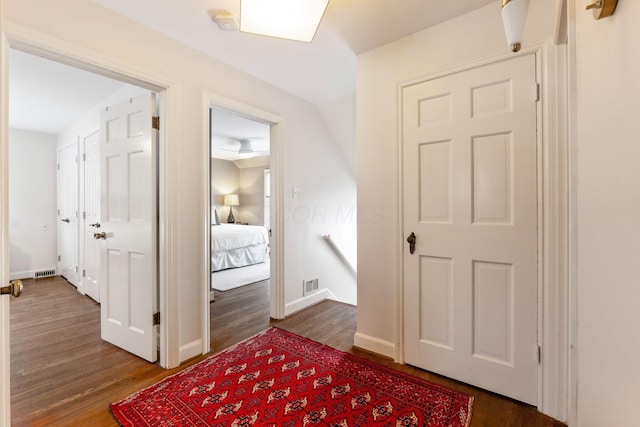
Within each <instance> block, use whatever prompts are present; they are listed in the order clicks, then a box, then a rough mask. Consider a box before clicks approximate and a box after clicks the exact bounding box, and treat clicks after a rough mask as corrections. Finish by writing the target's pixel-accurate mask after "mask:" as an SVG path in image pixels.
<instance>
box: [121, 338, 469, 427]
mask: <svg viewBox="0 0 640 427" xmlns="http://www.w3.org/2000/svg"><path fill="white" fill-rule="evenodd" d="M272 329H277V330H278V331H279V332H281V333H284V334H285V335H289V336H292V337H295V338H297V339H302V340H303V341H307V342H310V343H312V344H315V345H318V346H321V347H326V348H329V349H331V350H332V351H335V352H339V353H341V354H342V355H344V356H346V357H348V358H351V359H353V360H355V361H357V362H360V363H362V364H365V365H368V366H372V367H375V368H376V369H379V370H381V371H384V372H385V373H386V374H391V375H398V376H400V377H402V378H403V379H404V380H406V381H409V382H414V383H415V382H417V383H428V384H429V385H430V386H431V387H434V388H437V389H438V390H440V391H443V392H454V393H460V394H464V395H466V396H468V397H469V401H468V405H467V412H468V416H467V420H466V424H465V426H464V427H469V425H470V424H471V419H472V415H473V412H472V409H473V403H474V401H475V396H472V395H470V394H468V393H465V392H460V391H457V390H453V389H451V388H449V387H445V386H443V385H440V384H436V383H433V382H431V381H429V380H426V379H423V378H420V377H417V376H415V375H411V374H408V373H405V372H402V371H398V370H396V369H393V368H389V367H388V366H385V365H382V364H380V363H377V362H373V361H371V360H369V359H366V358H364V357H361V356H357V355H355V354H352V353H348V352H346V351H342V350H338V349H336V348H333V347H331V346H330V345H327V344H323V343H321V342H318V341H315V340H312V339H310V338H307V337H305V336H302V335H298V334H296V333H294V332H290V331H287V330H286V329H282V328H279V327H277V326H270V327H268V328H267V329H264V330H263V331H260V332H258V333H257V334H254V335H252V336H250V337H248V338H245V339H243V340H242V341H240V342H238V343H236V344H234V345H232V346H231V347H228V348H225V349H223V350H220V351H219V352H217V353H213V354H211V355H209V356H207V357H206V358H204V359H203V360H201V361H200V362H198V363H195V364H193V365H191V366H189V367H187V368H185V369H183V370H180V371H178V372H175V373H173V374H171V375H168V376H166V377H164V378H163V379H161V380H159V381H156V382H155V383H153V384H151V385H149V386H147V387H145V388H143V389H141V390H138V391H137V392H135V393H133V394H130V395H128V396H125V397H124V398H122V399H120V400H118V401H116V402H110V403H109V412H111V415H112V416H113V418H114V420H115V421H116V422H117V423H118V425H120V426H123V424H121V423H120V421H119V420H118V419H117V418H116V416H115V415H114V413H113V406H114V405H117V404H120V403H121V402H123V401H124V400H129V399H133V398H136V397H137V396H138V395H140V394H142V393H144V392H146V391H147V390H149V389H151V388H153V387H155V386H157V385H158V384H159V383H161V382H163V381H167V380H169V379H170V378H173V377H175V376H178V375H183V374H186V373H189V372H190V371H192V370H194V369H196V368H197V367H198V366H199V365H201V364H204V363H206V362H207V361H208V360H209V359H210V358H212V357H215V356H219V355H222V354H224V353H227V352H232V351H234V350H235V349H236V348H237V347H239V346H240V345H242V344H243V343H245V342H246V341H249V340H251V339H254V338H257V337H260V336H262V335H265V334H267V333H268V332H269V331H270V330H272Z"/></svg>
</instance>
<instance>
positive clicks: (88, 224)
mask: <svg viewBox="0 0 640 427" xmlns="http://www.w3.org/2000/svg"><path fill="white" fill-rule="evenodd" d="M82 160H83V162H82V164H83V174H84V180H83V183H84V188H83V209H82V213H83V215H82V230H83V233H82V239H84V242H83V243H84V244H83V251H84V254H83V255H84V257H83V260H84V262H83V264H82V268H83V271H82V280H83V282H84V292H85V294H86V295H88V296H89V297H91V298H93V299H94V300H95V301H97V302H100V247H101V244H100V242H99V241H98V240H96V239H94V238H93V233H95V232H97V231H100V227H101V224H100V132H94V133H92V134H90V135H89V136H87V137H85V138H84V150H83V158H82Z"/></svg>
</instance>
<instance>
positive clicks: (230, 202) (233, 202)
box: [224, 194, 240, 206]
mask: <svg viewBox="0 0 640 427" xmlns="http://www.w3.org/2000/svg"><path fill="white" fill-rule="evenodd" d="M239 204H240V200H239V199H238V195H237V194H227V195H226V196H224V205H225V206H238V205H239Z"/></svg>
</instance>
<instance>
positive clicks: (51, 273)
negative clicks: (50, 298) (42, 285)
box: [33, 270, 56, 279]
mask: <svg viewBox="0 0 640 427" xmlns="http://www.w3.org/2000/svg"><path fill="white" fill-rule="evenodd" d="M55 275H56V271H55V270H42V271H34V272H33V278H34V279H41V278H43V277H51V276H55Z"/></svg>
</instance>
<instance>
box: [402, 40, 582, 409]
mask: <svg viewBox="0 0 640 427" xmlns="http://www.w3.org/2000/svg"><path fill="white" fill-rule="evenodd" d="M532 53H533V54H535V55H536V68H537V69H536V75H537V76H538V83H539V84H540V85H541V89H540V98H541V99H540V102H539V103H538V112H537V117H538V123H537V129H538V137H537V145H538V153H537V158H538V159H537V160H538V161H537V163H538V166H537V168H538V177H537V182H538V343H539V344H540V346H541V363H540V365H539V372H538V409H539V410H540V411H541V412H543V413H545V414H547V415H550V416H552V417H554V418H556V419H559V420H563V421H566V420H567V417H568V410H569V401H568V399H567V393H568V390H569V389H568V386H569V382H568V373H569V359H568V357H569V338H570V329H571V325H570V322H569V314H570V313H569V311H570V310H569V308H570V307H569V281H568V271H569V269H568V266H569V264H568V263H569V258H568V243H569V241H568V233H569V216H568V206H569V195H568V193H567V188H568V184H569V179H568V177H569V175H568V164H567V159H568V150H567V143H568V138H567V109H566V90H567V83H566V69H567V64H566V46H557V45H554V44H553V42H552V40H550V39H549V40H541V41H538V42H533V43H528V46H527V47H526V48H523V49H522V51H521V52H520V53H519V54H520V55H527V54H532ZM510 58H513V54H512V53H504V54H496V55H490V56H487V57H484V58H482V59H479V60H477V61H473V62H470V63H466V64H462V65H460V66H459V67H456V68H452V69H448V70H445V71H443V72H440V73H436V74H432V75H429V76H425V77H422V78H419V79H416V80H412V81H406V82H402V83H400V84H399V85H398V88H397V92H396V93H397V100H396V101H397V104H396V105H397V108H398V111H399V112H401V111H402V96H401V94H402V90H403V88H404V87H406V86H410V85H413V84H416V83H419V82H422V81H425V80H432V79H436V78H439V77H443V76H446V75H449V74H454V73H457V72H460V71H465V70H469V69H472V68H475V67H479V66H482V65H486V64H490V63H493V62H498V61H502V60H506V59H510ZM531 90H532V96H533V94H534V93H535V92H534V90H535V88H531ZM400 118H401V113H400V114H399V115H398V120H400ZM397 128H398V139H397V141H398V144H397V161H398V167H397V174H398V175H397V180H396V182H397V183H398V187H397V203H396V205H397V206H398V211H397V218H399V221H398V223H397V229H396V231H395V232H396V239H395V241H396V242H399V243H397V245H398V246H397V247H396V251H395V252H396V254H397V258H396V260H395V262H394V263H395V271H396V272H397V281H396V283H397V284H398V285H397V293H396V307H397V310H396V316H397V317H396V319H397V325H398V330H397V332H396V337H397V341H396V355H395V358H396V360H397V361H399V362H401V363H404V352H403V349H404V342H403V336H404V319H403V316H404V306H403V302H402V297H401V296H402V295H404V277H403V276H404V272H403V269H402V265H403V253H404V251H403V249H404V244H405V243H404V241H405V239H406V236H404V223H403V221H402V218H403V217H404V212H403V207H402V203H401V200H402V194H403V193H402V192H403V180H402V171H403V164H402V158H403V154H402V151H403V149H402V129H401V126H397Z"/></svg>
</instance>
